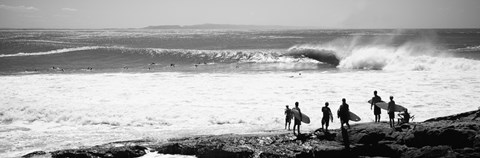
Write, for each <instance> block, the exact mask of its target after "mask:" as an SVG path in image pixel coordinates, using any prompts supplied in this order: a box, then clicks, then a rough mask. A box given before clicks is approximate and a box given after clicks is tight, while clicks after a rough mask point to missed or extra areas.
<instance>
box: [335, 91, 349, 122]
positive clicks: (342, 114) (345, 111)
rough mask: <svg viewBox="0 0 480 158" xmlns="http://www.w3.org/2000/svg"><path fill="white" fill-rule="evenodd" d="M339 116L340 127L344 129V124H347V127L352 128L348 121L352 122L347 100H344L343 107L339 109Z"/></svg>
mask: <svg viewBox="0 0 480 158" xmlns="http://www.w3.org/2000/svg"><path fill="white" fill-rule="evenodd" d="M337 115H338V117H339V118H340V126H341V127H342V128H343V124H344V123H345V124H347V127H348V128H350V124H348V120H350V109H349V108H348V104H347V100H346V99H345V98H343V99H342V105H340V108H338V111H337Z"/></svg>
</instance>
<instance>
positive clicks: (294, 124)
mask: <svg viewBox="0 0 480 158" xmlns="http://www.w3.org/2000/svg"><path fill="white" fill-rule="evenodd" d="M295 126H297V124H295V123H293V135H297V134H295Z"/></svg>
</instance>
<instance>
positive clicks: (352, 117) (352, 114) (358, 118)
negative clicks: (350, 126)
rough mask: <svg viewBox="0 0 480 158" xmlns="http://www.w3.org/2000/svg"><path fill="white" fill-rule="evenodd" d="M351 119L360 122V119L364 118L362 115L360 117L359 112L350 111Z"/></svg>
mask: <svg viewBox="0 0 480 158" xmlns="http://www.w3.org/2000/svg"><path fill="white" fill-rule="evenodd" d="M350 120H352V121H355V122H358V121H360V120H362V119H361V118H360V117H358V115H357V114H355V113H353V112H351V111H350Z"/></svg>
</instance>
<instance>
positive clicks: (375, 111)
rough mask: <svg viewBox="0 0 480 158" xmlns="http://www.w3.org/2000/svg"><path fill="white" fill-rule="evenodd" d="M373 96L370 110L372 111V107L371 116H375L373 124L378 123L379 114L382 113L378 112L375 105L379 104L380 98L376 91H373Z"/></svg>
mask: <svg viewBox="0 0 480 158" xmlns="http://www.w3.org/2000/svg"><path fill="white" fill-rule="evenodd" d="M373 95H374V96H373V98H372V102H371V105H370V109H372V107H373V114H374V115H375V122H380V114H381V113H382V111H381V110H380V107H378V106H377V105H375V103H378V102H381V101H382V98H380V96H378V95H377V91H373Z"/></svg>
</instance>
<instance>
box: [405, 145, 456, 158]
mask: <svg viewBox="0 0 480 158" xmlns="http://www.w3.org/2000/svg"><path fill="white" fill-rule="evenodd" d="M456 156H457V155H456V153H455V152H454V151H453V150H452V148H451V147H449V146H425V147H422V148H420V149H414V150H409V151H407V152H405V153H403V155H402V157H418V158H437V157H456Z"/></svg>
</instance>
